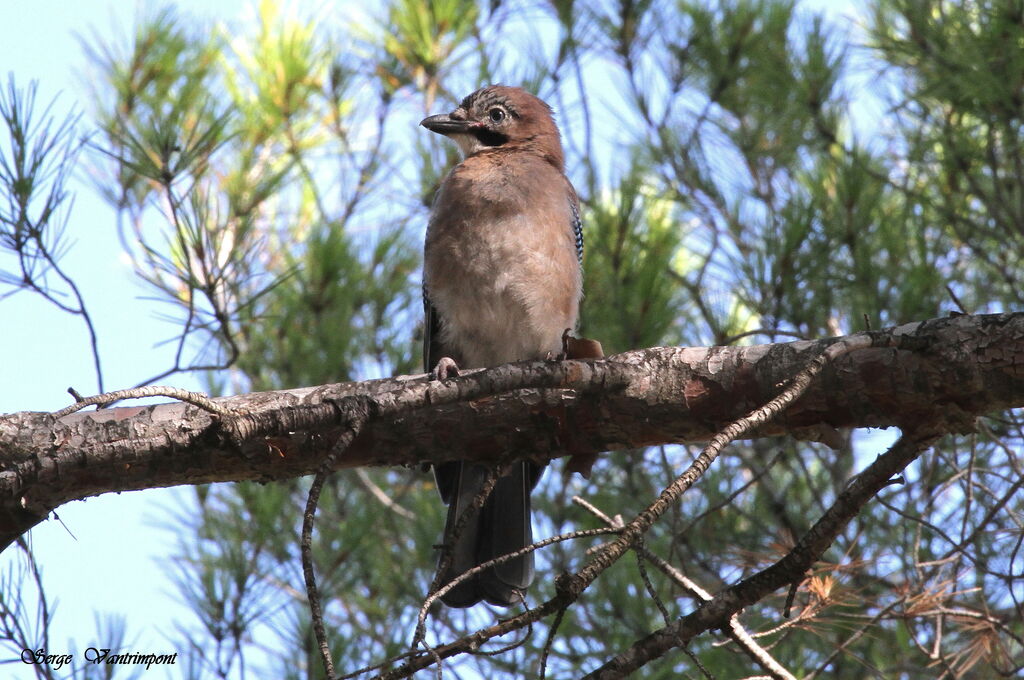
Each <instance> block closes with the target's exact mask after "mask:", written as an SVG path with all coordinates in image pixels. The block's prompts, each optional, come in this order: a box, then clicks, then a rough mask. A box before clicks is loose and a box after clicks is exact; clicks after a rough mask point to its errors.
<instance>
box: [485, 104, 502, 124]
mask: <svg viewBox="0 0 1024 680" xmlns="http://www.w3.org/2000/svg"><path fill="white" fill-rule="evenodd" d="M487 115H488V116H490V118H491V120H492V121H493V122H495V123H500V122H501V121H503V120H505V112H504V111H502V110H501V109H499V108H497V107H495V108H493V109H491V110H490V111H488V112H487Z"/></svg>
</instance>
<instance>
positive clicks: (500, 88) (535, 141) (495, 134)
mask: <svg viewBox="0 0 1024 680" xmlns="http://www.w3.org/2000/svg"><path fill="white" fill-rule="evenodd" d="M420 125H422V126H423V127H425V128H427V129H428V130H430V131H431V132H436V133H438V134H441V135H444V136H446V137H449V138H451V139H452V140H453V141H454V142H455V143H456V144H458V145H459V148H460V149H461V150H462V153H463V155H464V156H466V157H467V158H468V157H469V156H472V155H474V154H477V153H481V152H485V151H492V150H498V149H502V150H504V149H507V150H512V149H516V150H525V151H531V152H534V153H537V154H538V155H540V156H542V157H544V158H545V159H546V160H547V161H548V162H550V163H551V164H552V165H554V166H555V167H557V168H558V169H559V170H561V169H562V165H563V154H562V142H561V140H560V138H559V136H558V127H557V126H556V125H555V119H554V118H553V117H552V115H551V107H549V106H548V105H547V104H545V103H544V101H543V100H541V99H540V98H538V97H535V96H534V95H532V94H530V93H529V92H527V91H526V90H524V89H522V88H519V87H508V86H506V85H488V86H487V87H483V88H481V89H479V90H477V91H476V92H474V93H473V94H471V95H469V96H468V97H466V98H465V99H463V100H462V103H461V104H459V106H458V108H456V109H455V110H454V111H452V112H451V113H441V114H438V115H436V116H429V117H427V118H424V119H423V120H422V121H421V122H420Z"/></svg>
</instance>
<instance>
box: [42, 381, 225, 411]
mask: <svg viewBox="0 0 1024 680" xmlns="http://www.w3.org/2000/svg"><path fill="white" fill-rule="evenodd" d="M146 397H170V398H171V399H177V400H178V401H183V402H185V403H188V404H192V405H193V406H198V407H199V408H201V409H203V410H204V411H209V412H210V413H215V414H217V415H219V416H230V415H234V414H233V413H232V412H231V411H230V410H228V409H226V408H224V407H223V406H219V405H218V404H217V403H216V402H215V401H213V400H212V399H211V398H210V397H208V396H207V395H205V394H203V393H201V392H190V391H188V390H183V389H181V388H179V387H166V386H160V385H151V386H148V387H133V388H131V389H128V390H114V391H113V392H105V393H103V394H97V395H96V396H93V397H82V398H81V399H79V398H78V397H75V398H76V399H78V401H76V402H75V403H74V404H71V405H70V406H65V407H64V408H62V409H61V410H59V411H54V413H53V414H52V415H53V417H54V418H63V417H64V416H67V415H70V414H72V413H74V412H75V411H81V410H82V409H83V408H85V407H86V406H92V405H94V404H108V403H110V402H112V401H120V400H121V399H144V398H146Z"/></svg>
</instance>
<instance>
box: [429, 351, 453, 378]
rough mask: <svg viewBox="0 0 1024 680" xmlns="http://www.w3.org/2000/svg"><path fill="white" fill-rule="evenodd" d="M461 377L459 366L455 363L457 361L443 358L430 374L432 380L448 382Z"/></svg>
mask: <svg viewBox="0 0 1024 680" xmlns="http://www.w3.org/2000/svg"><path fill="white" fill-rule="evenodd" d="M458 375H459V365H458V364H457V363H455V359H452V358H451V357H441V359H440V360H439V361H438V362H437V365H436V366H434V370H432V371H431V372H430V379H431V380H441V381H444V380H448V379H449V378H455V377H457V376H458Z"/></svg>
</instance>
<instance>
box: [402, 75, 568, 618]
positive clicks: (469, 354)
mask: <svg viewBox="0 0 1024 680" xmlns="http://www.w3.org/2000/svg"><path fill="white" fill-rule="evenodd" d="M422 125H423V126H424V127H426V128H428V129H430V130H432V131H434V132H437V133H439V134H443V135H446V136H448V137H450V138H451V139H452V140H453V141H455V142H456V143H457V144H458V145H459V147H460V149H461V150H462V152H463V154H464V156H465V157H464V159H463V161H462V162H461V163H459V164H458V165H457V166H456V167H455V168H454V169H453V170H452V171H451V173H450V174H449V175H448V177H447V178H446V179H445V181H444V183H443V184H442V185H441V188H440V190H439V192H438V195H437V197H436V199H435V203H434V210H433V214H432V216H431V219H430V224H429V226H428V227H427V238H426V244H425V248H424V264H423V284H424V306H425V309H426V314H427V336H426V338H425V342H424V361H425V363H426V367H427V369H428V370H431V369H433V368H434V367H435V366H437V364H438V362H439V361H440V360H441V359H442V358H443V357H447V358H451V359H453V360H454V361H455V362H456V363H458V364H459V365H460V366H462V367H465V368H478V367H484V366H495V365H498V364H503V363H507V362H510V361H517V360H521V359H537V358H542V357H546V356H554V355H556V354H558V353H559V352H560V351H561V347H562V333H563V332H564V331H565V329H567V328H574V327H575V325H576V320H577V315H578V312H579V300H580V297H581V295H582V274H581V269H580V257H581V255H582V233H581V231H580V222H579V201H578V199H577V197H576V192H575V190H574V189H573V187H572V184H570V183H569V180H568V179H567V178H566V177H565V175H564V173H563V154H562V144H561V141H560V139H559V134H558V128H557V126H556V125H555V122H554V119H553V118H552V115H551V109H550V108H549V107H548V106H547V104H545V103H544V102H543V101H541V100H540V99H538V98H537V97H535V96H533V95H532V94H530V93H528V92H526V91H525V90H522V89H520V88H515V87H506V86H502V85H492V86H489V87H485V88H483V89H481V90H478V91H476V92H474V93H473V94H471V95H469V96H468V97H466V98H465V99H464V100H463V101H462V103H461V104H460V105H459V107H458V108H456V109H455V110H454V111H453V112H452V113H450V114H441V115H437V116H431V117H429V118H426V119H425V120H424V121H423V122H422ZM442 377H443V376H442ZM541 472H542V468H541V467H539V466H536V465H534V464H532V463H526V462H524V463H516V464H514V465H513V466H512V469H511V470H510V472H509V473H508V475H507V476H505V477H502V478H501V479H499V480H498V483H497V485H496V487H495V489H494V491H493V492H492V493H491V496H490V497H489V498H488V500H487V502H486V503H485V504H484V507H483V508H482V509H481V510H480V512H479V513H478V515H477V516H476V517H475V518H473V519H472V520H471V521H470V522H469V523H468V525H467V526H466V527H465V529H464V530H463V531H462V533H461V534H460V535H459V536H458V537H454V540H453V537H452V535H451V532H452V529H453V527H454V524H455V522H456V520H457V519H458V516H459V514H461V512H462V511H463V510H464V509H465V507H466V506H468V504H469V503H470V502H471V501H472V499H473V497H474V496H476V495H477V493H478V492H479V490H480V488H481V487H482V485H483V483H484V480H485V478H486V475H487V468H486V467H485V466H482V465H479V464H475V463H459V462H456V463H448V464H445V465H441V466H438V467H437V468H436V470H435V476H436V478H437V483H438V488H439V490H440V492H441V496H442V498H443V499H444V500H445V502H446V503H448V504H449V512H448V521H447V524H446V527H445V534H444V542H445V544H446V545H448V546H449V548H451V553H452V564H451V566H450V567H449V569H448V571H447V572H446V573H445V574H442V581H443V582H444V583H447V582H448V581H450V580H451V579H452V578H453V577H454V576H456V575H458V574H461V573H463V572H464V571H466V570H468V569H471V568H472V567H474V566H476V565H477V564H480V563H482V562H484V561H487V560H490V559H492V558H494V557H497V556H500V555H503V554H507V553H510V552H514V551H516V550H518V549H520V548H522V547H523V546H525V545H528V544H529V543H530V542H532V532H531V528H530V502H529V494H530V490H531V489H532V488H533V485H534V484H536V481H537V479H538V478H539V477H540V474H541ZM532 580H533V555H532V553H531V554H530V555H527V556H523V557H520V558H516V559H514V560H510V561H509V562H506V563H504V564H502V565H499V566H497V567H494V568H492V569H488V570H486V571H485V572H483V573H482V574H481V575H480V576H479V577H476V578H474V579H471V580H469V581H467V582H466V583H464V584H461V585H460V586H458V587H456V588H454V589H453V590H452V591H450V592H449V593H448V594H447V595H446V596H445V597H444V598H443V600H444V602H445V603H446V604H448V605H450V606H455V607H467V606H471V605H473V604H476V603H477V602H479V601H480V600H487V601H488V602H491V603H492V604H498V605H504V606H507V605H510V604H514V603H515V602H518V601H519V598H520V592H521V591H522V590H523V589H525V588H526V587H527V586H528V585H529V584H530V582H531V581H532Z"/></svg>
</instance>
